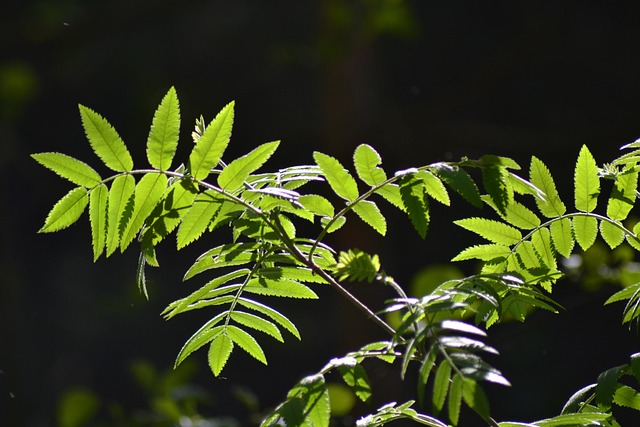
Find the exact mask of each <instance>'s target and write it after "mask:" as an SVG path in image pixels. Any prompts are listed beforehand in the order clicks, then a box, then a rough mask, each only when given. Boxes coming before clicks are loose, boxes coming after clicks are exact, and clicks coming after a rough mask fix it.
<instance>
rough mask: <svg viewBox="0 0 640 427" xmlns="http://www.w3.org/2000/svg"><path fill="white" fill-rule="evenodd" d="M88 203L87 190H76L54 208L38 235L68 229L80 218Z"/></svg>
mask: <svg viewBox="0 0 640 427" xmlns="http://www.w3.org/2000/svg"><path fill="white" fill-rule="evenodd" d="M88 203H89V197H88V196H87V190H86V189H85V188H84V187H76V188H74V189H73V190H71V191H69V192H68V193H67V194H66V195H65V196H64V197H63V198H62V199H60V200H59V201H58V202H57V203H56V204H55V205H54V206H53V209H51V211H50V212H49V214H48V215H47V219H46V220H45V221H44V225H43V226H42V228H41V229H40V230H38V233H52V232H54V231H58V230H62V229H63V228H67V227H68V226H70V225H71V224H73V223H74V222H76V221H77V220H78V218H80V215H82V212H84V210H85V208H86V207H87V204H88Z"/></svg>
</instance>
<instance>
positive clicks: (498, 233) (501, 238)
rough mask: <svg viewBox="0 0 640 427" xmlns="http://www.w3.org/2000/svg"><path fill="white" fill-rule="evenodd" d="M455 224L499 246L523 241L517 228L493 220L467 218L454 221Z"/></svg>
mask: <svg viewBox="0 0 640 427" xmlns="http://www.w3.org/2000/svg"><path fill="white" fill-rule="evenodd" d="M454 224H456V225H458V226H460V227H462V228H464V229H466V230H469V231H472V232H474V233H476V234H478V235H480V236H482V237H484V238H485V239H487V240H489V241H491V242H493V243H497V244H499V245H507V246H509V245H513V244H515V243H517V242H519V241H520V240H521V239H522V234H521V233H520V231H519V230H518V229H517V228H514V227H512V226H510V225H508V224H505V223H503V222H499V221H495V220H492V219H486V218H466V219H459V220H457V221H454Z"/></svg>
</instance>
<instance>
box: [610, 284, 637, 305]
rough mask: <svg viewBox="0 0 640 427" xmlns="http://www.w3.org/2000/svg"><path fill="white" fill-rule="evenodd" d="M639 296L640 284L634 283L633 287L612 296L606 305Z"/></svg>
mask: <svg viewBox="0 0 640 427" xmlns="http://www.w3.org/2000/svg"><path fill="white" fill-rule="evenodd" d="M637 294H640V282H638V283H634V284H633V285H630V286H627V287H626V288H624V289H622V290H619V291H618V292H616V293H615V294H613V295H611V296H610V297H609V299H607V301H606V302H605V303H604V304H605V305H607V304H611V303H612V302H617V301H622V300H625V299H629V298H633V297H634V296H635V295H637Z"/></svg>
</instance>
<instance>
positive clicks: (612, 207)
mask: <svg viewBox="0 0 640 427" xmlns="http://www.w3.org/2000/svg"><path fill="white" fill-rule="evenodd" d="M637 188H638V171H637V170H635V169H631V170H627V171H624V172H623V173H621V174H619V175H618V176H617V177H616V181H615V185H614V186H613V188H612V190H611V196H610V198H609V202H608V203H607V216H608V217H609V218H611V219H614V220H617V221H622V220H624V219H626V218H627V215H629V212H630V211H631V209H632V208H633V205H634V203H635V200H636V190H637Z"/></svg>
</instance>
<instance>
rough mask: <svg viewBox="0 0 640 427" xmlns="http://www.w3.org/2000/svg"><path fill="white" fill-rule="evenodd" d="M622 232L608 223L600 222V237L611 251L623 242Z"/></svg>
mask: <svg viewBox="0 0 640 427" xmlns="http://www.w3.org/2000/svg"><path fill="white" fill-rule="evenodd" d="M624 234H625V233H624V231H622V230H621V229H620V227H618V226H617V225H614V224H612V223H610V222H608V221H600V235H601V236H602V238H603V239H604V241H605V242H606V243H607V245H609V247H610V248H611V249H615V248H616V247H618V246H619V245H620V244H621V243H622V242H624Z"/></svg>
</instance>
